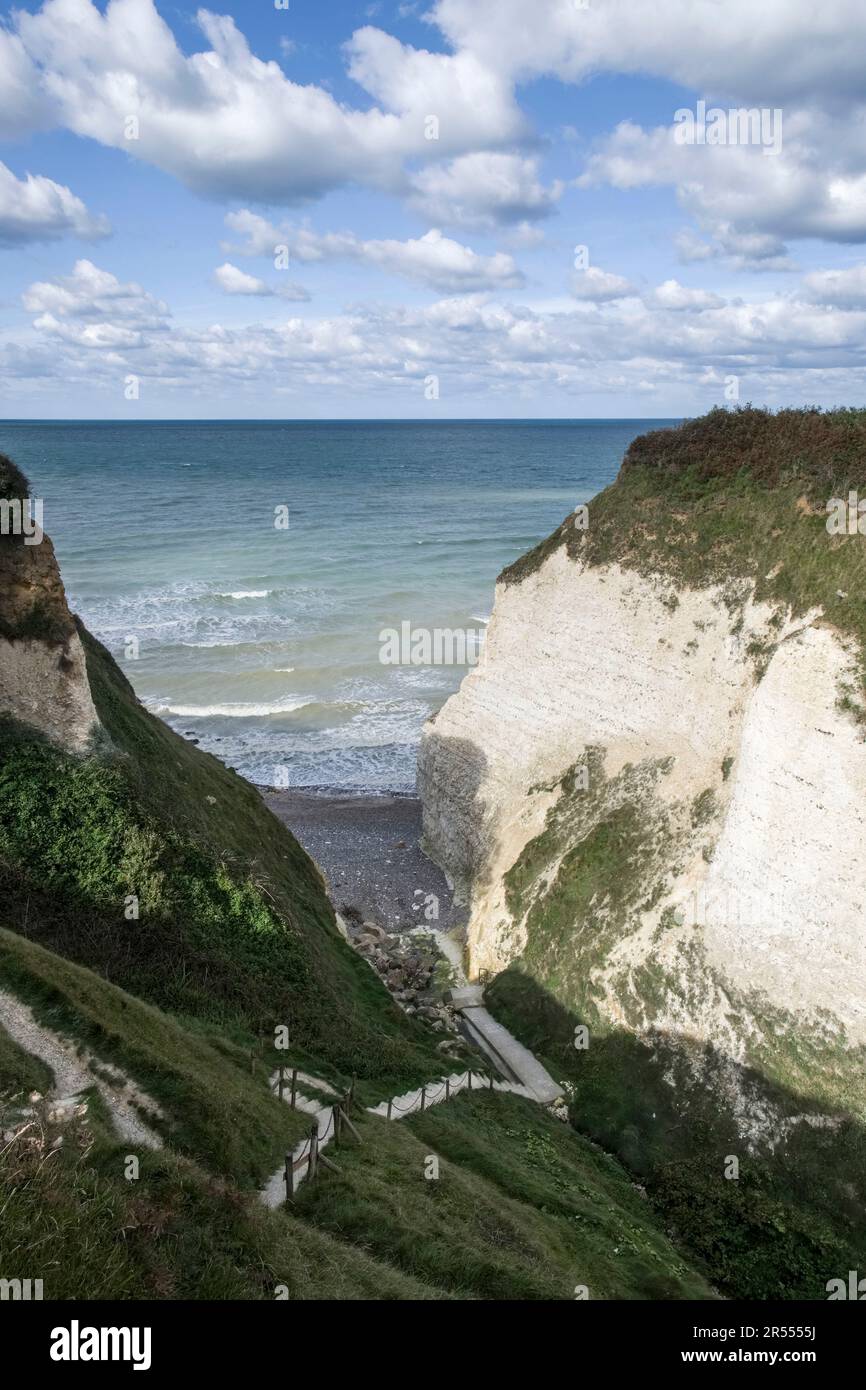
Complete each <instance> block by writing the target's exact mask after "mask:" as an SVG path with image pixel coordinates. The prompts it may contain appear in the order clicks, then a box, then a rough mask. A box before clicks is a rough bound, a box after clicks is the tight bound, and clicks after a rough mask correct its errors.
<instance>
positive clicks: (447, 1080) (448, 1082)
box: [445, 1076, 451, 1100]
mask: <svg viewBox="0 0 866 1390" xmlns="http://www.w3.org/2000/svg"><path fill="white" fill-rule="evenodd" d="M445 1099H446V1100H450V1099H451V1078H450V1076H446V1078H445Z"/></svg>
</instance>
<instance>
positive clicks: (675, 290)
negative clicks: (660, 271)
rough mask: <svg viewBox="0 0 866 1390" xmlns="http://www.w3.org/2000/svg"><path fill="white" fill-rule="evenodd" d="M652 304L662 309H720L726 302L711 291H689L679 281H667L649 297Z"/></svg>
mask: <svg viewBox="0 0 866 1390" xmlns="http://www.w3.org/2000/svg"><path fill="white" fill-rule="evenodd" d="M647 298H648V300H649V302H650V303H652V304H655V305H658V307H659V308H660V309H673V310H675V311H676V310H681V309H719V308H721V306H722V305H723V304H724V302H725V301H724V300H723V299H722V298H721V296H720V295H718V294H713V293H711V291H710V290H695V289H688V288H687V287H686V286H685V285H681V284H680V283H679V281H678V280H665V282H664V284H662V285H658V286H657V287H656V288H655V289H654V290H653V291H652V293H651V294H650V295H648V296H647Z"/></svg>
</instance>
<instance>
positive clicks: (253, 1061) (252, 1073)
mask: <svg viewBox="0 0 866 1390" xmlns="http://www.w3.org/2000/svg"><path fill="white" fill-rule="evenodd" d="M255 1074H256V1049H255V1048H254V1047H251V1048H250V1076H255Z"/></svg>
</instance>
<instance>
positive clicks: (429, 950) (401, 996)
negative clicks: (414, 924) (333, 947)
mask: <svg viewBox="0 0 866 1390" xmlns="http://www.w3.org/2000/svg"><path fill="white" fill-rule="evenodd" d="M344 911H345V909H344ZM347 928H348V938H349V941H350V942H351V944H352V945H353V946H354V947H355V950H356V951H358V952H359V953H360V954H361V955H362V956H363V957H364V959H365V960H366V961H367V963H368V964H369V965H370V966H372V968H373V969H374V970H375V971H376V974H377V975H378V976H379V977H380V979H381V980H382V981H383V983H384V984H385V986H386V987H387V989H388V990H389V991H390V993H391V994H392V995H393V997H394V998H395V999H396V1001H397V1003H398V1004H399V1005H400V1007H401V1008H402V1009H403V1010H404V1011H405V1012H406V1013H407V1014H411V1015H414V1016H415V1017H416V1018H419V1019H422V1020H423V1022H425V1023H426V1024H428V1025H429V1027H430V1028H432V1029H434V1031H435V1032H437V1033H446V1034H448V1037H447V1038H444V1039H443V1041H442V1043H441V1044H440V1049H441V1050H442V1052H443V1053H447V1054H448V1055H451V1054H454V1055H455V1056H456V1055H458V1054H459V1053H461V1052H463V1051H465V1049H466V1044H465V1043H464V1042H463V1040H462V1038H461V1037H459V1035H458V1028H457V1014H456V1013H455V1011H454V1010H453V1009H450V1008H449V1007H448V1005H447V1004H446V1003H445V1002H444V1000H443V998H442V994H443V990H444V989H445V988H446V987H447V984H448V976H449V972H450V966H449V965H448V962H447V961H446V960H445V957H444V956H442V955H441V954H440V952H439V950H438V948H437V946H436V941H435V938H434V937H433V936H431V934H430V933H429V932H424V931H418V930H417V929H415V930H412V931H408V932H400V933H389V932H386V931H385V929H384V928H383V927H380V926H379V924H378V923H377V922H370V921H366V922H360V923H359V922H357V921H352V920H351V919H349V920H348V922H347Z"/></svg>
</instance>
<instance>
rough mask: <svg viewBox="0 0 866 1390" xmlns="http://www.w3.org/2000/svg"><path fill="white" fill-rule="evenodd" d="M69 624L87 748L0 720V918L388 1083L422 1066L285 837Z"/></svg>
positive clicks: (228, 1033) (205, 1017)
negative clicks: (88, 751)
mask: <svg viewBox="0 0 866 1390" xmlns="http://www.w3.org/2000/svg"><path fill="white" fill-rule="evenodd" d="M82 635H83V638H84V641H85V645H86V648H87V653H88V671H89V675H90V679H91V684H92V688H93V693H94V700H95V703H96V706H97V709H98V711H99V714H100V717H101V719H102V722H103V725H104V735H103V738H102V740H101V741H100V744H99V745H98V746H97V747H96V748H95V750H94V753H93V755H92V756H90V757H88V758H85V759H80V758H74V757H69V756H67V755H65V754H64V753H62V752H61V751H59V750H57V749H55V748H53V747H51V746H49V745H48V744H46V743H45V742H44V741H42V740H40V739H38V738H37V737H36V736H35V735H29V734H28V732H27V731H26V730H23V729H21V728H16V727H15V726H13V725H10V724H9V722H8V721H7V722H6V723H5V724H4V725H2V727H0V900H2V901H3V902H4V904H5V913H4V918H5V923H6V925H7V926H10V927H12V928H13V929H15V930H18V931H22V932H23V931H26V932H27V933H28V934H29V935H30V936H31V937H33V938H35V939H37V940H39V941H41V942H42V944H44V945H46V946H47V947H49V948H50V949H52V950H54V951H57V952H58V953H60V954H62V955H64V956H68V957H70V958H72V959H74V960H76V961H77V962H79V963H80V964H83V965H87V966H89V967H90V968H91V969H94V970H96V971H98V972H99V973H100V974H102V975H104V976H105V977H106V978H108V979H110V980H111V981H112V982H113V983H115V984H117V985H119V986H120V987H122V988H123V989H125V990H127V991H128V992H129V993H131V994H135V995H136V996H138V997H140V998H141V999H145V1000H147V1001H148V1002H151V1003H153V1004H156V1005H157V1006H158V1007H159V1008H161V1009H163V1010H164V1011H166V1012H170V1013H172V1014H174V1015H176V1016H178V1017H180V1018H184V1019H195V1020H197V1021H198V1022H199V1023H202V1024H205V1025H209V1026H211V1027H213V1028H214V1029H217V1030H219V1031H220V1032H221V1033H222V1034H223V1036H224V1037H226V1038H227V1039H229V1040H233V1041H236V1042H238V1043H242V1044H248V1043H249V1042H250V1041H251V1040H252V1039H253V1038H258V1036H259V1035H261V1034H263V1033H264V1034H265V1035H270V1036H272V1035H273V1029H274V1027H276V1026H278V1025H286V1026H287V1027H288V1028H289V1033H290V1037H291V1039H292V1042H293V1045H295V1046H296V1047H297V1048H298V1049H299V1050H301V1051H305V1052H306V1053H308V1054H313V1055H315V1056H317V1057H318V1058H319V1059H320V1060H321V1061H322V1062H323V1063H325V1064H329V1065H330V1066H332V1067H333V1068H335V1069H336V1070H337V1071H338V1072H340V1073H342V1074H344V1075H347V1076H350V1077H351V1076H352V1075H353V1074H356V1075H357V1076H359V1077H363V1078H367V1079H373V1078H375V1080H376V1081H377V1082H378V1083H381V1084H382V1085H383V1086H384V1087H385V1089H386V1092H387V1091H388V1088H390V1091H392V1092H393V1091H397V1090H400V1089H405V1087H406V1086H407V1085H408V1084H410V1083H412V1082H416V1081H420V1080H422V1079H423V1078H424V1077H425V1076H426V1075H427V1074H428V1073H429V1071H430V1067H431V1064H432V1063H433V1061H434V1060H435V1059H436V1056H437V1054H436V1053H435V1048H434V1046H433V1040H432V1039H431V1036H430V1034H429V1033H428V1032H427V1031H426V1030H425V1029H424V1028H423V1027H422V1026H421V1025H420V1024H417V1023H415V1022H414V1021H413V1020H411V1019H409V1018H407V1017H406V1015H405V1014H404V1013H403V1012H402V1011H401V1010H400V1009H399V1008H398V1007H397V1005H396V1004H395V1003H394V1002H393V1001H392V999H391V998H390V996H389V994H388V992H387V990H386V989H385V988H384V986H383V985H382V984H381V982H380V981H379V980H378V979H377V977H376V976H375V975H374V973H373V972H372V971H371V970H370V969H369V968H368V966H367V965H366V964H365V962H363V961H362V960H361V959H360V958H359V957H358V956H357V955H356V953H355V952H354V951H352V950H351V948H350V947H348V946H347V945H346V943H345V942H344V941H343V939H342V937H341V936H340V934H339V931H338V930H337V927H336V923H335V919H334V913H333V909H332V907H331V905H330V903H329V901H328V898H327V896H326V893H325V889H324V884H323V881H322V878H321V875H320V874H319V872H318V870H317V869H316V867H315V865H314V864H313V863H312V861H311V860H310V859H309V857H308V856H307V855H306V854H305V853H304V851H303V850H302V849H301V847H300V845H299V844H298V843H297V841H296V840H295V839H294V837H293V836H292V835H291V834H290V832H289V831H288V830H287V829H286V828H285V826H283V825H282V824H281V822H280V821H278V820H277V818H276V817H275V816H273V815H272V814H271V812H270V811H269V810H268V809H267V807H266V806H265V805H264V803H263V802H262V800H261V798H260V796H259V795H258V793H257V792H256V790H255V789H254V788H253V787H251V786H250V785H249V783H247V782H244V781H243V779H241V778H240V777H238V776H236V775H235V774H234V773H232V772H231V771H230V770H229V769H227V768H225V767H224V766H223V765H222V764H221V763H219V762H218V760H217V759H215V758H212V757H210V756H209V755H208V754H205V753H202V752H201V751H199V749H197V748H196V747H194V746H193V745H191V744H189V743H187V742H186V741H185V740H184V739H181V738H179V737H178V736H177V735H175V734H174V733H173V732H172V731H171V730H170V729H168V728H167V726H166V725H164V724H162V723H161V722H160V721H159V720H157V719H155V718H153V717H152V716H151V715H149V714H148V713H147V711H145V710H144V709H143V708H142V707H141V706H140V704H139V703H138V701H137V700H136V698H135V696H134V694H133V692H132V689H131V687H130V686H129V684H128V683H127V682H126V680H125V679H124V677H123V676H122V674H121V673H120V671H119V670H118V668H117V666H116V665H115V663H114V662H113V661H112V659H111V658H110V656H109V655H108V653H107V652H105V651H104V649H102V648H101V647H100V646H99V645H98V644H97V643H94V642H93V640H92V639H91V638H89V637H88V636H87V635H86V634H85V633H83V634H82ZM106 735H107V737H106ZM131 895H135V896H136V898H137V900H138V917H137V919H132V920H128V918H127V915H126V912H127V901H128V899H129V898H130V897H131Z"/></svg>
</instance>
